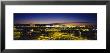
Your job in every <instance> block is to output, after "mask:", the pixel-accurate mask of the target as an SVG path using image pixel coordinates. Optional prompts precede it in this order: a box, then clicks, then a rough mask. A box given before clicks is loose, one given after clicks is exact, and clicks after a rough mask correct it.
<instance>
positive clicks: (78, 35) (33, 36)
mask: <svg viewBox="0 0 110 53" xmlns="http://www.w3.org/2000/svg"><path fill="white" fill-rule="evenodd" d="M91 29H92V30H91ZM90 31H93V33H92V32H90ZM96 31H97V30H96V28H95V27H92V28H91V27H89V28H88V27H86V26H85V25H82V26H72V25H67V26H62V25H53V26H50V25H46V26H35V25H31V26H14V39H17V40H18V39H20V38H22V37H24V38H22V39H26V37H28V40H87V39H88V37H87V36H88V33H89V32H90V33H91V34H92V35H93V36H94V37H95V39H96V35H97V33H96ZM94 37H93V38H94Z"/></svg>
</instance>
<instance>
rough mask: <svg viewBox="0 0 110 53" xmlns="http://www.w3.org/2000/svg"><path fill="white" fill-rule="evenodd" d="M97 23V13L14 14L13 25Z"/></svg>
mask: <svg viewBox="0 0 110 53" xmlns="http://www.w3.org/2000/svg"><path fill="white" fill-rule="evenodd" d="M65 22H90V23H91V22H94V23H97V13H14V24H30V23H33V24H50V23H65Z"/></svg>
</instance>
